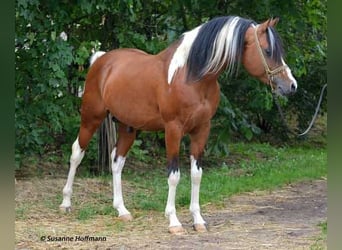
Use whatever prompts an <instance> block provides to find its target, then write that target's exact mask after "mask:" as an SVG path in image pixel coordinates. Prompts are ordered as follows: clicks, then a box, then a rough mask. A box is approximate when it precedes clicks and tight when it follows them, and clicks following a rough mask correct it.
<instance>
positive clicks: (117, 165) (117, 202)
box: [111, 148, 131, 216]
mask: <svg viewBox="0 0 342 250" xmlns="http://www.w3.org/2000/svg"><path fill="white" fill-rule="evenodd" d="M111 157H112V172H113V207H114V208H116V209H117V210H118V212H119V216H123V215H130V214H131V213H130V212H129V211H128V210H127V209H126V207H125V205H124V201H123V197H122V186H121V172H122V169H123V167H124V164H125V160H126V158H125V157H122V156H120V155H119V156H117V157H116V148H114V149H113V151H112V154H111ZM115 157H116V160H115Z"/></svg>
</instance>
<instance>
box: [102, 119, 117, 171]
mask: <svg viewBox="0 0 342 250" xmlns="http://www.w3.org/2000/svg"><path fill="white" fill-rule="evenodd" d="M97 134H98V159H99V173H109V172H110V170H111V153H112V150H113V149H114V147H115V144H116V127H115V123H114V122H113V117H112V115H111V114H110V113H108V115H107V117H106V118H105V119H104V121H103V122H102V124H101V126H100V127H99V129H98V132H97Z"/></svg>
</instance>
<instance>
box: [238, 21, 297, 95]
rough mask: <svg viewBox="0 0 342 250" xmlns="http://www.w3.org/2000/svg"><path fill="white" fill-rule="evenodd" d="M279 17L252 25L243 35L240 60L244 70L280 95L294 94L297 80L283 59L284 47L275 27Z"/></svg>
mask: <svg viewBox="0 0 342 250" xmlns="http://www.w3.org/2000/svg"><path fill="white" fill-rule="evenodd" d="M278 20H279V19H278V18H275V19H269V20H267V21H266V22H264V23H261V24H258V25H252V26H251V27H249V28H248V30H247V32H246V35H245V50H244V52H243V58H242V63H243V65H244V66H245V68H246V70H247V71H248V72H249V73H250V74H251V75H252V76H255V77H257V78H258V79H260V80H261V81H262V82H264V83H265V84H269V85H270V86H271V88H272V90H273V91H274V92H276V93H278V94H280V95H286V94H290V93H294V92H295V91H296V89H297V81H296V79H295V78H294V77H293V75H292V73H291V70H290V68H289V67H288V66H287V65H286V63H285V61H284V59H283V47H282V43H281V40H280V38H279V36H278V34H277V33H276V31H275V29H274V26H275V25H276V24H277V22H278Z"/></svg>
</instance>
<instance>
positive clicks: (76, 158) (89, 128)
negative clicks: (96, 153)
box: [59, 105, 106, 212]
mask: <svg viewBox="0 0 342 250" xmlns="http://www.w3.org/2000/svg"><path fill="white" fill-rule="evenodd" d="M84 106H85V105H82V108H83V107H84ZM85 110H87V111H89V112H87V113H85V112H82V119H81V127H80V131H79V134H78V137H77V139H76V140H75V142H74V143H73V145H72V153H71V157H70V169H69V174H68V179H67V182H66V184H65V186H64V188H63V202H62V204H61V205H60V206H59V208H60V210H61V211H63V212H70V211H71V195H72V186H73V182H74V177H75V174H76V169H77V167H78V165H79V164H80V163H81V161H82V159H83V156H84V152H85V149H86V147H87V145H88V143H89V141H90V139H91V138H92V136H93V134H94V133H95V131H96V129H97V128H98V127H99V125H100V124H101V122H102V121H103V119H104V117H105V115H106V111H105V110H104V109H99V110H97V112H96V115H94V114H92V112H91V111H90V110H89V109H85ZM99 111H100V112H99ZM94 113H95V112H94Z"/></svg>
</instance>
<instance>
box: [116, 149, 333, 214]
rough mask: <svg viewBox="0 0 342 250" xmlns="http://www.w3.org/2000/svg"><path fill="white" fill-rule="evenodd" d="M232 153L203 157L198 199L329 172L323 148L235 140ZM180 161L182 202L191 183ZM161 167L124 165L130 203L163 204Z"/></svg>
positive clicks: (216, 200)
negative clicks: (215, 158) (216, 157)
mask: <svg viewBox="0 0 342 250" xmlns="http://www.w3.org/2000/svg"><path fill="white" fill-rule="evenodd" d="M231 154H232V158H234V159H233V160H231V159H230V158H229V157H228V158H227V159H222V160H221V161H219V162H220V163H217V162H218V161H216V163H215V164H213V162H212V163H211V164H208V162H207V163H206V164H205V165H204V166H203V176H202V183H201V193H200V199H201V204H205V203H217V204H218V205H219V203H220V202H222V201H223V199H225V198H228V197H230V196H231V195H234V194H237V193H241V192H249V191H253V190H270V189H274V188H277V187H280V186H282V185H285V184H289V183H292V182H296V181H302V180H312V179H319V178H322V177H326V175H327V153H326V150H325V149H322V148H301V147H282V148H276V147H273V146H271V145H269V144H242V143H239V144H233V145H232V146H231ZM181 163H182V164H181V180H180V183H179V185H178V187H177V198H176V199H177V200H176V204H177V206H180V207H183V206H188V205H189V203H190V187H191V184H190V175H189V168H190V167H189V162H188V160H187V159H183V161H181ZM209 163H210V162H209ZM127 164H128V165H129V163H127ZM127 168H129V166H127ZM147 168H149V167H147ZM164 169H165V168H163V167H159V168H158V167H155V169H150V168H149V169H148V170H145V171H144V170H141V169H139V170H137V171H135V170H132V169H124V172H123V179H124V180H125V181H127V182H130V183H131V184H132V188H133V190H134V193H132V197H131V201H130V202H131V204H130V207H135V208H137V209H142V210H150V209H152V210H157V211H163V210H164V208H165V204H166V199H167V190H168V186H167V176H166V171H162V170H164ZM109 178H111V177H109Z"/></svg>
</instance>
